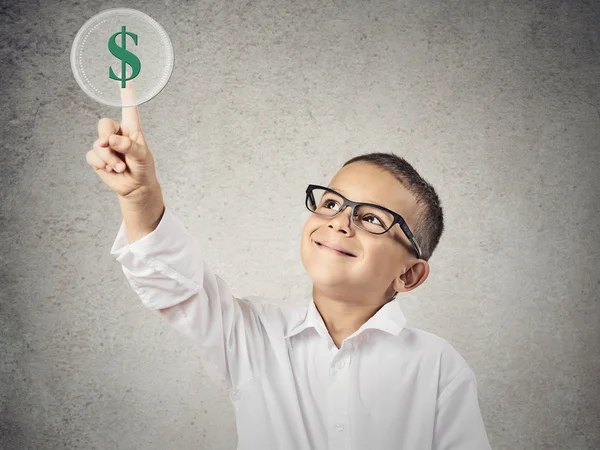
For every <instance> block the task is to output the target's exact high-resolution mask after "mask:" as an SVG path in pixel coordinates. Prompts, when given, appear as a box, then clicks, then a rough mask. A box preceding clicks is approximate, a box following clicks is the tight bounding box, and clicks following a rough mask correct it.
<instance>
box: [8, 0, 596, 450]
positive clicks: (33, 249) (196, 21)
mask: <svg viewBox="0 0 600 450" xmlns="http://www.w3.org/2000/svg"><path fill="white" fill-rule="evenodd" d="M113 7H131V8H135V9H138V10H140V11H143V12H145V13H146V14H148V15H150V16H151V17H153V18H154V19H155V20H157V21H158V22H159V23H160V24H161V25H162V26H163V27H164V28H165V30H166V31H167V33H168V34H169V36H170V38H171V41H172V43H173V47H174V51H175V68H174V71H173V75H172V77H171V79H170V82H169V84H168V85H167V87H166V88H165V89H164V90H163V91H162V92H161V93H160V94H159V95H158V96H156V97H155V98H154V99H153V100H151V101H150V102H148V103H145V104H143V105H141V106H140V114H141V120H142V126H143V128H144V130H145V133H146V137H147V139H148V142H149V146H150V149H151V151H152V152H153V154H154V156H155V159H156V162H157V170H158V176H159V181H160V182H161V185H162V188H163V191H164V197H165V202H166V203H167V204H168V205H169V206H170V207H171V208H172V210H173V211H174V212H175V214H176V215H177V216H178V217H180V218H181V219H182V220H183V221H184V223H185V224H186V226H187V228H188V230H190V232H191V233H193V234H194V235H195V236H196V237H197V239H198V241H199V243H200V246H201V248H202V249H203V252H204V254H203V256H204V259H205V261H206V262H207V263H208V264H210V265H211V267H213V268H214V270H215V271H216V272H217V273H218V274H219V275H220V276H221V277H222V278H223V279H225V280H226V281H228V283H229V284H230V286H231V288H232V290H233V292H234V294H235V295H238V296H246V295H248V296H250V295H261V296H264V297H267V298H269V299H272V300H273V301H278V302H280V303H281V304H307V303H308V302H309V301H310V295H311V280H310V279H309V277H308V275H307V274H306V272H305V271H304V268H303V266H302V263H301V260H300V257H299V248H300V234H301V230H302V226H303V224H304V221H305V220H306V218H307V217H308V214H309V213H308V211H306V210H305V209H304V205H303V201H304V189H305V188H306V185H307V184H309V183H318V184H328V183H329V181H330V179H331V177H332V176H333V175H334V174H335V172H336V171H337V170H338V169H339V168H340V166H341V164H342V163H343V162H344V161H346V160H347V159H349V158H351V157H353V156H355V155H358V154H361V153H366V152H371V151H391V152H395V153H397V154H398V155H400V156H403V157H405V158H407V160H408V161H409V162H411V163H412V164H413V165H414V166H415V168H416V169H417V170H418V171H419V172H420V173H421V174H422V175H423V176H424V177H425V179H427V180H428V181H429V182H431V183H432V184H433V185H434V186H435V188H436V189H437V190H438V193H439V195H440V197H441V199H442V202H443V207H444V212H445V220H446V231H445V234H444V236H443V237H442V240H441V242H440V245H439V247H438V249H437V251H436V253H435V254H434V256H433V258H432V259H431V261H430V263H431V274H430V276H429V279H428V280H427V281H426V283H425V284H424V285H422V286H421V287H419V288H418V289H417V290H415V291H413V292H412V293H411V294H410V295H403V296H400V299H401V300H400V301H401V305H402V307H403V310H404V313H405V315H406V316H407V318H408V323H409V325H411V326H415V327H418V328H421V329H424V330H426V331H429V332H431V333H434V334H437V335H439V336H442V337H444V338H445V339H447V340H448V341H449V342H451V343H452V344H453V345H454V346H455V347H456V348H457V349H458V350H459V352H461V354H462V355H463V356H464V357H465V359H466V360H467V361H468V362H469V364H470V365H471V367H472V369H473V370H474V372H475V374H476V376H477V384H478V392H479V401H480V405H481V410H482V415H483V418H484V421H485V425H486V429H487V432H488V435H489V438H490V441H491V444H492V447H493V448H494V449H597V448H600V432H599V431H598V430H599V429H600V427H599V422H600V420H599V415H600V413H599V407H598V405H599V401H600V384H599V378H598V373H599V372H600V355H599V350H598V348H599V343H600V339H599V338H600V333H599V328H600V307H599V304H598V289H599V288H600V273H599V270H598V267H600V258H599V252H598V250H599V241H600V232H599V231H598V225H599V223H600V220H599V210H600V208H599V205H598V203H599V201H598V199H599V196H598V187H599V182H598V179H599V178H600V177H599V172H600V153H599V151H598V150H599V148H598V146H599V142H600V131H599V130H600V112H599V107H598V105H600V94H599V89H598V87H599V79H600V78H599V74H600V62H599V57H600V25H599V23H600V4H599V3H598V2H596V1H588V2H584V1H580V0H578V1H575V0H570V1H565V2H559V1H550V0H548V1H533V2H525V1H504V2H501V1H484V0H473V1H450V2H448V1H425V0H405V1H402V2H391V1H383V0H381V1H376V0H373V1H368V2H367V1H365V2H359V1H354V2H339V1H336V2H320V1H312V0H311V1H308V2H305V1H302V2H293V1H290V0H285V1H275V0H271V1H267V0H265V1H249V2H237V1H236V2H227V3H224V2H217V1H215V2H212V3H209V2H191V1H175V0H170V1H165V2H150V1H147V2H138V3H133V2H97V1H96V2H87V1H86V2H85V4H84V3H83V2H75V1H71V2H60V3H58V2H41V1H40V0H38V1H32V2H21V3H7V2H3V4H2V14H1V16H0V19H1V33H2V35H1V37H2V43H1V44H0V45H1V49H2V50H1V55H2V67H1V80H0V89H1V92H0V94H1V96H2V108H1V109H0V114H1V119H2V120H1V121H0V127H1V130H2V140H1V142H2V152H1V153H0V158H1V169H0V170H1V172H0V173H1V197H0V198H1V203H0V207H1V209H0V244H1V251H0V258H1V259H0V261H1V263H2V265H1V271H0V276H1V290H0V295H1V297H0V339H1V341H0V345H1V346H0V377H1V379H0V381H1V385H0V447H1V448H2V449H171V448H178V449H195V448H202V449H233V448H235V445H236V441H237V438H236V428H235V421H234V416H233V409H232V407H231V405H230V404H229V402H228V399H227V397H226V394H225V392H223V391H221V390H219V389H218V388H217V387H215V385H213V384H212V382H211V381H210V380H209V379H208V378H207V376H206V375H205V373H204V369H203V367H202V364H201V361H200V360H199V359H198V354H197V351H196V349H195V346H194V344H193V343H192V342H189V341H187V340H186V338H185V337H184V336H183V335H179V334H178V333H177V332H176V331H174V330H172V329H170V328H169V327H168V326H167V325H166V324H165V323H163V322H162V321H161V319H160V317H159V316H158V315H155V314H153V313H152V312H150V311H148V310H146V309H144V308H143V305H142V304H141V302H140V300H139V298H137V296H136V294H135V293H134V292H133V290H132V289H131V288H130V287H129V285H128V283H127V281H126V279H125V277H124V275H123V273H122V272H121V269H120V266H119V264H118V263H117V262H116V261H115V260H114V259H113V257H112V256H111V255H110V248H111V246H112V243H113V240H114V238H115V236H116V233H117V231H118V228H119V225H120V223H121V216H120V210H119V204H118V202H117V198H116V194H115V193H114V192H113V191H111V190H110V188H108V186H106V185H105V184H103V183H102V181H101V180H100V179H99V178H98V176H96V175H95V174H94V172H93V170H92V168H91V167H90V166H88V165H87V163H86V161H85V154H86V152H87V151H88V150H89V149H90V148H91V146H92V144H93V141H94V140H95V139H96V138H97V122H98V120H99V119H100V118H102V117H111V118H113V119H115V120H120V117H121V111H120V109H119V108H112V107H107V106H105V105H102V104H99V103H96V102H94V101H93V100H91V99H90V98H89V97H87V95H86V94H85V93H84V92H83V91H82V90H81V89H80V88H79V86H78V85H77V84H76V82H75V79H74V77H73V75H72V73H71V68H70V64H69V56H70V48H71V44H72V42H73V39H74V38H75V35H76V33H77V31H78V30H79V28H80V27H81V26H82V25H83V24H84V23H85V21H87V20H88V19H89V18H90V17H92V16H93V15H95V14H97V13H99V12H100V11H102V10H105V9H108V8H113ZM278 210H279V211H281V215H275V216H273V215H272V213H271V211H278Z"/></svg>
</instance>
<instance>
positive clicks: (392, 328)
mask: <svg viewBox="0 0 600 450" xmlns="http://www.w3.org/2000/svg"><path fill="white" fill-rule="evenodd" d="M405 325H406V317H405V316H404V314H403V313H402V309H401V308H400V304H399V303H398V299H394V300H391V301H389V302H387V303H386V304H385V305H383V306H382V307H381V308H380V309H379V311H377V312H376V313H375V314H374V315H373V316H372V317H370V318H369V320H367V321H366V322H365V323H364V324H362V326H361V327H360V328H359V329H358V330H356V332H354V333H353V334H352V336H354V335H358V334H360V333H361V332H362V331H364V330H366V329H368V328H373V329H377V330H382V331H385V332H387V333H390V334H393V335H396V336H397V335H398V334H399V333H400V331H402V329H403V328H404V326H405ZM310 327H312V328H315V329H316V330H317V332H318V333H319V334H320V335H321V336H323V337H325V336H327V335H328V334H329V331H328V330H327V327H326V326H325V322H323V318H322V317H321V314H319V310H318V309H317V306H316V305H315V302H314V300H312V301H311V302H310V305H309V306H308V308H307V311H306V316H305V317H304V319H303V320H302V321H301V322H300V323H298V324H297V325H296V326H294V327H293V328H292V329H291V330H290V331H289V332H288V333H287V334H286V335H285V336H284V339H287V338H289V337H292V336H295V335H296V334H298V333H300V332H302V331H304V330H306V329H307V328H310Z"/></svg>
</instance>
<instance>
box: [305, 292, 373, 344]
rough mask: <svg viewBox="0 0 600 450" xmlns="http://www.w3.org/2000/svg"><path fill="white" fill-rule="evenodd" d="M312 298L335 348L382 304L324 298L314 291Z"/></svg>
mask: <svg viewBox="0 0 600 450" xmlns="http://www.w3.org/2000/svg"><path fill="white" fill-rule="evenodd" d="M313 299H314V302H315V306H316V307H317V310H318V311H319V314H320V315H321V317H322V318H323V322H324V323H325V326H326V327H327V330H328V331H329V334H330V335H331V338H332V339H333V342H334V343H335V345H336V346H337V348H340V347H341V346H342V342H344V339H346V338H347V337H348V336H350V335H351V334H353V333H354V332H355V331H356V330H358V329H359V328H360V327H361V326H362V325H363V324H364V323H365V322H366V321H367V320H369V319H370V318H371V317H372V316H373V315H374V314H375V313H376V312H377V311H378V310H379V309H380V308H381V307H382V306H383V305H369V304H366V305H362V304H355V303H347V302H342V301H338V300H332V299H325V298H323V297H321V296H319V295H314V293H313Z"/></svg>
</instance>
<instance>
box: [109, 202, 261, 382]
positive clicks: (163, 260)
mask: <svg viewBox="0 0 600 450" xmlns="http://www.w3.org/2000/svg"><path fill="white" fill-rule="evenodd" d="M111 254H112V255H114V256H115V259H116V260H117V261H118V262H119V263H120V264H121V268H122V270H123V273H124V274H125V277H126V278H127V280H128V282H129V284H130V286H131V287H132V289H133V290H134V291H135V293H136V294H137V295H138V297H139V298H140V300H141V301H142V303H143V304H144V306H145V307H146V308H148V309H150V310H156V311H158V313H159V314H160V315H161V316H162V317H164V318H165V319H166V320H167V321H168V323H169V324H170V325H171V326H172V327H173V328H175V329H177V330H178V331H180V332H182V333H183V334H185V335H187V336H189V337H190V338H191V339H192V340H193V341H194V342H195V343H196V344H197V345H198V346H199V349H200V352H201V359H202V363H203V365H204V367H205V369H206V371H207V372H208V374H209V376H210V377H211V379H212V380H213V381H215V382H216V383H218V384H220V385H221V386H223V387H224V388H226V389H228V390H229V391H235V390H237V389H238V387H239V386H240V385H241V384H244V383H245V382H247V381H249V380H251V379H252V378H253V377H254V374H255V373H256V372H257V370H258V369H257V367H256V366H257V365H258V364H260V363H261V360H260V357H259V356H258V355H252V354H251V353H252V351H253V348H254V347H257V346H255V345H253V343H254V342H256V341H257V339H260V338H261V336H262V327H261V325H260V322H259V320H258V318H257V314H256V308H255V305H253V304H252V303H251V302H250V301H248V300H246V299H238V298H235V297H234V296H233V295H232V294H231V291H230V289H229V286H228V285H227V284H226V283H225V282H224V281H223V280H222V279H221V278H219V277H218V276H216V275H215V274H214V272H213V271H212V269H211V268H210V267H209V266H208V265H207V264H206V263H205V261H203V259H202V253H201V251H200V249H199V245H198V242H197V241H196V239H195V238H194V237H193V236H192V235H191V234H190V233H189V232H188V231H187V229H186V228H185V226H184V224H183V223H182V222H181V220H179V219H178V218H177V217H176V216H175V215H174V214H173V212H172V211H171V210H170V208H169V206H168V205H165V211H164V213H163V217H162V219H161V221H160V223H159V224H158V226H157V227H156V229H155V230H154V231H153V232H152V233H150V234H148V235H146V236H144V237H143V238H141V239H139V240H137V241H135V242H134V243H132V244H130V243H129V240H128V238H127V230H126V229H125V222H124V221H123V222H122V223H121V227H120V229H119V231H118V234H117V237H116V239H115V241H114V244H113V246H112V249H111Z"/></svg>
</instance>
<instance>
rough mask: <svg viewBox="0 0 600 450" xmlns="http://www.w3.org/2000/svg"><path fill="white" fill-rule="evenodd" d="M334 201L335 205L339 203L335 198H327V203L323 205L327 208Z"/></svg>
mask: <svg viewBox="0 0 600 450" xmlns="http://www.w3.org/2000/svg"><path fill="white" fill-rule="evenodd" d="M332 203H333V204H334V205H337V204H338V203H337V202H336V201H334V200H325V203H324V204H323V206H324V207H325V208H327V207H328V205H330V204H332Z"/></svg>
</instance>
